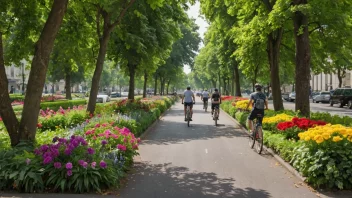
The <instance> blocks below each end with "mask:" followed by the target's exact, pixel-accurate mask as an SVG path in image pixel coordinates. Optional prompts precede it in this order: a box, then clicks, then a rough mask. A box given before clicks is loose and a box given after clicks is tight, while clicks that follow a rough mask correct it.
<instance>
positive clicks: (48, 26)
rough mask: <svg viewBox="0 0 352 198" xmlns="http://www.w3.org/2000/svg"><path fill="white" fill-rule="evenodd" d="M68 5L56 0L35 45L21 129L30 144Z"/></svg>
mask: <svg viewBox="0 0 352 198" xmlns="http://www.w3.org/2000/svg"><path fill="white" fill-rule="evenodd" d="M67 4H68V0H54V2H53V6H52V8H51V11H50V14H49V17H48V19H47V21H46V23H45V25H44V28H43V30H42V32H41V34H40V37H39V39H38V41H37V43H36V44H35V51H34V56H33V60H32V65H31V71H30V74H29V79H28V85H27V90H26V98H25V100H24V105H23V111H22V119H21V123H20V128H19V132H20V140H24V141H27V140H28V141H30V142H33V141H34V140H35V134H36V130H37V122H38V115H39V109H40V99H41V96H42V92H43V88H44V83H45V77H46V72H47V70H48V64H49V60H50V54H51V52H52V50H53V47H54V41H55V38H56V35H57V33H58V31H59V29H60V26H61V23H62V20H63V18H64V15H65V12H66V9H67Z"/></svg>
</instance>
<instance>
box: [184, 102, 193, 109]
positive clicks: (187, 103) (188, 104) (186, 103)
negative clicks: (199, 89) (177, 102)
mask: <svg viewBox="0 0 352 198" xmlns="http://www.w3.org/2000/svg"><path fill="white" fill-rule="evenodd" d="M184 104H185V107H187V106H190V107H191V108H192V107H193V102H184Z"/></svg>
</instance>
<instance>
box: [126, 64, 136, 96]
mask: <svg viewBox="0 0 352 198" xmlns="http://www.w3.org/2000/svg"><path fill="white" fill-rule="evenodd" d="M136 68H137V65H133V64H128V70H129V75H130V83H129V88H128V99H129V100H134V83H135V82H134V77H135V73H136Z"/></svg>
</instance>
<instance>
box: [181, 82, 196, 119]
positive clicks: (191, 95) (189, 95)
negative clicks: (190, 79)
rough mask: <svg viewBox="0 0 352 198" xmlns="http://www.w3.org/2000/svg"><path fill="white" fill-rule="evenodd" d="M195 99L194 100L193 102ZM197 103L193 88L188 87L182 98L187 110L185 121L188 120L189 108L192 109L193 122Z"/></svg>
mask: <svg viewBox="0 0 352 198" xmlns="http://www.w3.org/2000/svg"><path fill="white" fill-rule="evenodd" d="M192 98H193V100H192ZM195 102H196V99H195V97H194V93H193V91H191V87H190V86H188V87H187V90H186V91H185V92H184V93H183V97H182V104H185V108H184V111H185V121H187V118H186V110H187V106H189V107H190V109H191V120H190V121H192V116H193V110H192V109H193V104H194V103H195Z"/></svg>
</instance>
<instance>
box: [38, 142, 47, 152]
mask: <svg viewBox="0 0 352 198" xmlns="http://www.w3.org/2000/svg"><path fill="white" fill-rule="evenodd" d="M48 149H49V146H48V145H46V144H44V145H42V146H41V147H40V150H41V151H42V152H45V151H47V150H48Z"/></svg>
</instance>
